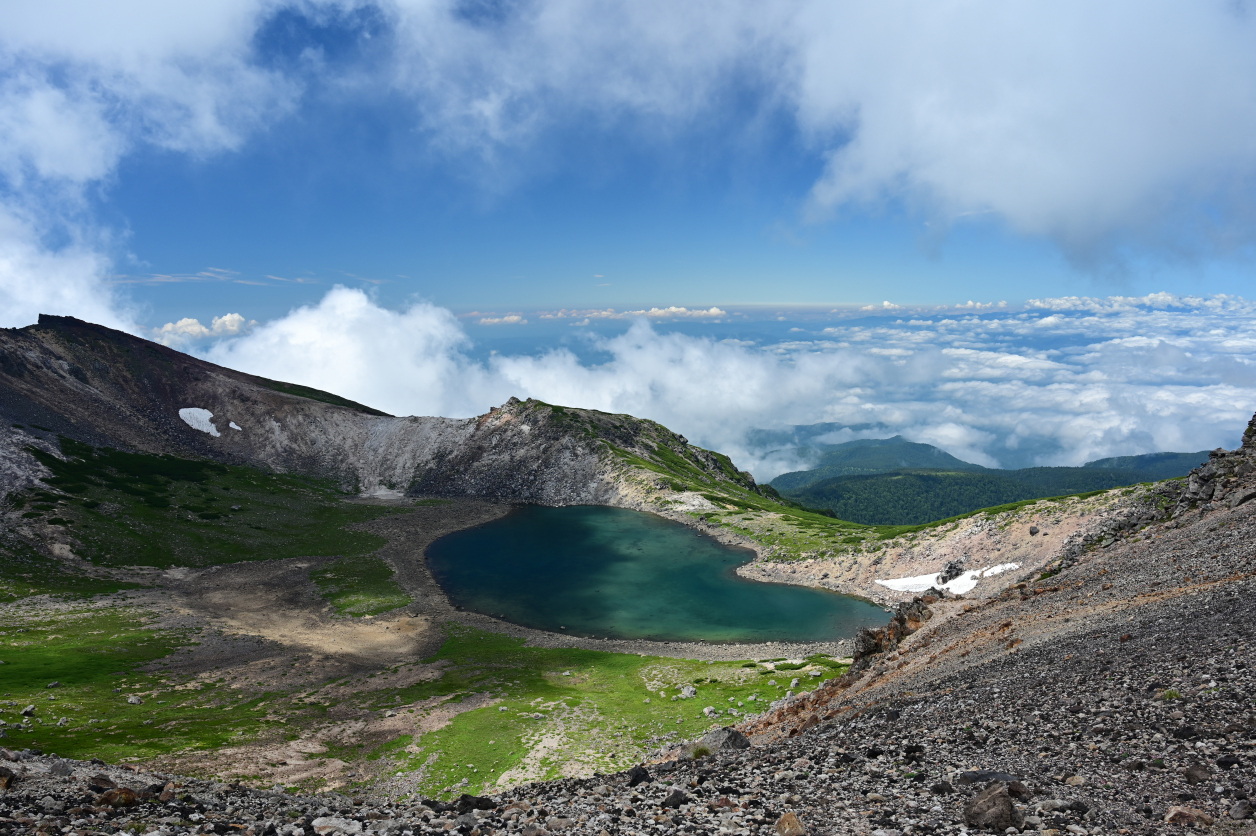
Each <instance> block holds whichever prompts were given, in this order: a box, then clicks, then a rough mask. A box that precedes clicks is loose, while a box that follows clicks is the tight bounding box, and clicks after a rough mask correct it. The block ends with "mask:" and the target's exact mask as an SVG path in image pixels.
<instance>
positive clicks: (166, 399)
mask: <svg viewBox="0 0 1256 836" xmlns="http://www.w3.org/2000/svg"><path fill="white" fill-rule="evenodd" d="M0 411H2V412H3V414H4V416H5V417H6V418H7V419H8V420H7V421H6V422H5V424H4V426H3V428H0V477H3V479H4V481H3V483H0V489H4V490H5V491H6V492H7V491H9V490H12V489H14V488H17V487H21V486H25V485H29V484H31V483H32V481H33V480H34V479H35V478H37V477H38V476H39V475H46V471H44V470H43V469H42V468H40V466H39V464H38V462H37V461H36V460H35V459H34V458H33V457H32V456H31V455H30V454H29V453H27V452H25V451H26V448H28V447H30V446H36V447H39V446H44V447H51V445H53V444H55V438H56V436H57V435H65V436H68V437H70V438H73V439H75V440H77V441H80V442H84V443H87V444H91V445H94V446H98V447H99V446H108V447H116V448H119V449H123V450H133V451H138V452H145V453H159V454H173V455H179V456H195V457H205V458H209V459H213V460H216V461H221V462H226V463H231V464H248V465H253V466H259V467H263V468H267V469H273V470H278V471H281V472H295V473H304V474H312V475H319V476H324V477H328V478H331V479H334V480H335V481H337V482H338V483H340V484H341V485H342V486H343V487H344V488H346V489H349V490H352V491H354V492H357V493H360V494H364V495H384V496H389V495H392V496H400V495H402V494H408V495H416V496H461V497H478V498H484V499H492V500H497V501H505V502H538V503H542V504H551V505H566V504H603V505H618V506H621V507H629V508H634V507H640V506H642V505H644V504H646V503H647V502H649V501H650V500H651V499H652V498H653V497H654V496H655V495H656V494H658V493H659V492H671V491H670V490H669V486H670V485H672V484H676V486H677V487H681V485H680V484H679V483H677V482H676V479H675V476H672V478H671V479H665V478H664V476H668V475H672V471H673V470H675V469H676V466H677V465H678V466H679V467H680V468H682V469H689V470H692V471H694V472H695V473H698V474H700V475H701V477H702V479H703V481H704V483H711V484H715V485H720V484H722V485H726V486H728V488H730V489H731V490H734V491H736V492H739V493H746V492H752V493H754V494H755V495H760V494H761V492H760V489H759V488H758V486H756V485H755V483H754V480H753V478H752V477H751V476H750V475H749V474H748V473H742V472H739V471H738V470H736V468H734V467H733V466H732V463H731V462H730V461H729V460H728V458H727V457H726V456H721V455H719V454H716V453H712V452H710V451H707V450H703V449H701V448H698V447H695V446H694V445H691V444H689V443H688V441H687V440H686V439H685V438H683V437H682V436H680V435H677V434H676V433H673V432H671V431H670V430H668V429H666V428H665V427H663V426H661V425H659V424H657V423H655V422H653V421H646V420H642V419H637V418H633V417H632V416H628V415H611V414H607V413H601V412H596V411H592V410H578V409H566V408H563V407H556V406H551V405H549V404H544V403H541V402H539V401H534V400H528V401H519V400H518V399H515V398H512V399H510V401H509V402H507V403H506V404H504V405H503V406H502V407H500V408H495V409H492V410H490V411H489V412H488V413H486V414H484V415H480V416H478V417H475V418H467V419H452V418H439V417H405V418H397V417H393V416H390V415H385V414H384V413H381V412H379V411H378V410H374V409H371V408H369V407H365V406H362V405H361V404H357V403H354V402H352V401H348V400H345V399H344V398H340V397H338V396H335V395H331V394H329V393H326V392H320V391H317V390H314V389H310V388H308V387H302V386H295V385H292V384H288V383H281V382H278V381H272V380H266V379H264V378H259V377H255V376H253V375H247V374H243V373H241V372H236V371H233V370H231V369H226V368H223V367H221V366H216V365H214V364H212V363H207V362H205V361H203V360H199V359H197V358H195V357H190V356H188V355H186V354H181V353H179V352H177V351H173V350H171V349H168V348H166V347H164V346H160V345H157V344H155V343H151V342H148V341H146V340H142V339H138V338H136V337H132V336H130V335H127V334H123V333H120V332H117V331H113V330H111V329H108V328H104V327H101V326H98V325H92V324H91V323H86V322H82V321H79V320H76V319H72V318H69V317H53V316H42V317H40V321H39V324H38V325H34V326H30V327H28V328H21V329H9V330H0ZM668 461H671V462H673V464H672V465H668V463H667V462H668ZM700 502H701V503H702V504H704V505H707V506H708V507H709V503H705V502H703V501H701V500H700Z"/></svg>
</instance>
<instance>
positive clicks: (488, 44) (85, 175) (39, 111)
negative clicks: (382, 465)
mask: <svg viewBox="0 0 1256 836" xmlns="http://www.w3.org/2000/svg"><path fill="white" fill-rule="evenodd" d="M366 5H368V4H364V3H362V2H361V1H360V0H327V2H317V0H292V1H291V2H284V0H213V2H208V1H207V0H206V1H205V2H184V3H177V4H171V3H166V2H160V1H159V0H119V2H114V3H107V4H102V3H99V2H88V1H87V0H45V2H39V3H34V2H10V3H5V4H0V195H2V196H0V212H2V213H3V214H5V215H7V216H10V217H15V218H20V219H21V221H20V223H17V224H14V223H3V224H0V235H4V236H5V237H4V238H2V239H0V250H3V251H4V252H6V253H8V254H9V257H8V268H7V270H6V271H5V272H4V273H3V274H0V294H3V297H4V298H5V299H6V300H13V301H14V303H15V304H14V305H12V306H10V307H8V308H7V309H6V310H5V311H4V313H3V315H2V316H3V319H4V321H5V322H7V323H10V324H20V323H21V322H24V321H29V319H30V316H31V314H30V313H29V312H30V311H32V310H34V309H35V308H38V307H39V305H49V304H52V303H54V302H56V301H57V300H60V307H58V309H57V310H56V311H55V312H60V313H77V314H79V315H84V316H91V317H93V318H97V319H105V320H108V321H111V322H127V321H129V315H128V314H127V312H126V311H125V310H123V309H122V308H119V307H117V302H116V300H114V297H113V295H112V292H111V291H110V290H109V289H108V288H107V287H105V286H103V285H102V281H103V277H104V275H105V273H107V271H108V265H107V264H106V263H105V260H104V259H103V258H102V257H101V256H100V255H99V253H100V252H103V251H104V248H103V247H102V246H101V243H100V241H99V240H98V239H99V237H100V233H99V231H98V230H97V229H96V226H95V222H94V220H93V218H92V216H91V214H90V211H89V210H88V208H87V207H88V206H89V203H88V201H85V200H84V197H83V195H84V190H85V189H87V188H89V187H92V186H95V185H98V184H105V185H107V184H108V182H109V179H110V178H111V177H113V176H114V175H115V173H116V172H117V170H118V165H119V163H120V161H121V160H122V159H123V158H124V157H125V156H126V155H127V154H130V153H135V152H136V151H137V150H142V149H153V148H158V149H165V150H168V151H173V152H177V153H181V154H188V155H192V156H198V157H199V156H205V155H212V154H216V153H221V152H228V151H231V150H233V149H237V148H240V147H241V146H242V145H243V144H244V143H246V142H247V141H248V139H249V137H250V136H252V135H253V134H255V133H256V132H258V131H260V130H265V129H266V128H267V127H268V126H269V125H271V124H273V123H274V122H275V120H276V119H278V118H282V117H283V116H284V115H285V114H288V113H291V112H293V111H294V110H295V109H296V108H298V107H300V106H301V104H302V101H303V99H302V92H303V89H304V87H305V85H306V84H307V82H308V81H309V80H310V79H311V78H315V77H318V78H319V79H320V80H321V81H325V82H326V84H327V86H328V87H329V88H334V89H336V90H340V91H342V92H343V93H344V94H345V99H348V100H353V101H355V102H357V101H360V99H361V97H357V96H354V95H352V94H353V93H354V91H355V90H361V91H364V92H370V93H371V94H372V95H379V94H381V93H382V94H383V95H385V96H387V97H388V101H389V106H390V107H392V106H393V105H394V104H395V103H396V102H403V103H408V104H409V107H410V113H411V114H412V116H411V118H412V119H413V121H414V124H415V127H417V128H419V130H417V131H416V132H415V133H414V135H415V136H416V137H421V138H420V139H416V142H423V143H425V146H424V151H425V152H428V153H431V152H436V153H449V154H453V155H461V156H463V157H465V156H466V155H467V154H468V153H469V154H470V157H471V158H472V165H469V166H464V170H467V171H470V172H472V174H471V176H472V177H476V176H478V177H479V178H480V180H481V181H482V182H483V183H484V184H485V187H486V188H490V189H496V188H500V187H503V186H501V185H500V184H506V185H505V186H504V187H507V188H508V187H509V184H510V183H512V182H516V181H517V179H518V177H523V176H527V173H526V172H523V173H520V174H518V177H516V176H515V175H513V174H511V173H510V171H509V169H511V168H512V167H524V168H526V167H527V166H528V165H530V164H532V162H535V159H536V157H535V155H534V154H533V153H532V151H534V150H535V149H537V148H544V147H546V143H545V142H544V140H545V138H546V136H547V132H549V131H551V130H561V129H565V128H567V127H570V126H572V125H579V126H580V127H581V129H582V130H586V131H588V130H592V131H603V132H614V133H615V134H616V135H618V136H621V137H627V138H628V140H629V141H634V142H637V143H640V144H641V145H643V146H647V147H654V148H657V149H665V148H671V147H673V146H675V145H678V144H683V142H684V140H685V137H686V136H691V135H694V134H695V133H698V132H702V131H710V130H712V128H713V127H714V128H715V129H718V130H720V131H722V132H725V133H728V132H738V131H741V132H743V135H742V136H741V137H740V139H739V140H738V141H745V142H754V141H755V136H756V133H755V132H756V131H761V130H762V129H763V128H762V126H763V125H764V124H765V123H766V122H767V121H768V120H771V119H782V120H785V121H787V122H790V123H792V126H793V127H794V128H795V129H796V130H797V131H798V132H799V133H801V135H802V136H803V138H804V140H803V141H804V143H805V144H806V145H807V147H808V148H809V149H810V151H811V153H812V154H813V155H815V156H816V157H817V158H818V159H820V160H822V161H823V172H822V174H821V175H820V176H819V177H818V179H817V180H816V182H814V183H813V184H812V188H811V189H810V196H809V201H810V206H811V207H812V209H814V210H815V211H816V212H818V213H820V214H824V213H828V212H832V211H841V210H851V209H854V210H863V209H865V208H866V207H868V206H870V205H872V206H877V205H880V204H883V203H886V202H889V203H892V204H894V205H903V206H906V207H908V209H909V210H912V211H916V212H918V213H921V214H922V215H924V216H926V217H927V218H928V219H929V220H930V221H931V223H932V224H933V227H934V228H935V229H943V230H944V229H945V228H946V227H947V226H948V225H950V224H953V223H962V222H965V219H968V218H987V217H988V218H992V219H994V220H995V221H996V222H998V223H1001V224H1004V225H1006V226H1008V227H1010V228H1011V229H1013V230H1016V231H1018V232H1021V233H1024V234H1026V235H1031V236H1044V237H1047V238H1049V239H1051V240H1054V241H1056V242H1057V243H1059V244H1060V245H1061V246H1062V247H1064V248H1065V250H1066V251H1067V252H1068V253H1069V254H1070V255H1072V256H1073V257H1074V258H1080V259H1087V258H1093V257H1095V256H1100V257H1101V256H1102V255H1103V254H1104V253H1105V252H1107V253H1110V252H1118V251H1126V250H1125V249H1124V248H1126V247H1129V246H1132V247H1133V248H1134V249H1135V251H1137V252H1146V251H1152V252H1157V251H1159V252H1161V253H1162V254H1164V253H1168V254H1171V255H1173V256H1174V257H1177V256H1180V255H1181V254H1182V253H1183V252H1186V253H1192V252H1195V253H1198V252H1204V253H1212V252H1223V251H1233V250H1235V249H1241V248H1243V247H1248V246H1250V245H1252V244H1253V243H1256V242H1254V240H1253V236H1254V233H1253V230H1254V229H1256V224H1253V223H1252V222H1251V221H1252V219H1253V217H1256V205H1254V204H1253V199H1252V197H1251V194H1252V191H1251V189H1250V184H1251V183H1252V182H1253V180H1254V179H1256V140H1253V137H1256V50H1253V49H1252V48H1251V45H1252V42H1253V34H1256V16H1253V15H1251V14H1249V13H1248V12H1247V11H1246V7H1245V6H1243V5H1242V4H1238V3H1234V2H1230V0H1201V2H1197V3H1180V2H1170V0H1139V1H1138V2H1134V0H1114V2H1109V3H1105V4H1102V5H1095V4H1093V3H1084V2H1062V3H1051V4H1038V5H1008V4H1006V3H1000V2H997V1H996V0H962V1H961V2H953V3H936V4H931V5H928V6H926V7H920V6H919V5H917V4H908V3H904V2H895V1H894V0H891V1H890V2H884V3H876V4H867V3H856V2H843V1H842V0H787V2H783V3H776V4H768V5H766V6H765V5H764V4H762V3H758V2H752V0H717V2H714V3H706V4H687V3H668V2H662V0H631V1H630V0H619V1H618V2H611V3H601V4H588V3H583V2H579V0H537V2H532V3H523V4H509V3H505V4H482V5H475V6H474V7H470V6H468V5H466V4H458V3H453V2H428V0H380V1H379V3H378V4H376V8H377V9H378V10H379V13H380V17H381V19H382V20H384V21H385V25H386V27H387V28H388V29H389V31H388V32H387V37H381V38H376V39H373V41H372V44H378V46H372V48H371V50H370V53H371V59H370V60H369V61H365V62H363V63H361V64H358V65H354V66H352V67H349V68H343V67H336V66H333V65H332V64H330V63H328V62H326V61H322V60H316V58H317V56H314V55H313V53H312V52H311V53H310V54H309V55H306V56H305V57H306V58H307V59H308V60H304V59H303V60H302V61H299V62H297V63H296V64H294V65H293V66H291V67H289V66H287V65H283V67H284V68H279V69H277V68H275V67H272V66H271V65H269V64H266V63H264V60H265V59H266V58H267V57H268V56H259V55H258V54H257V52H256V47H257V37H258V35H259V32H260V31H261V30H262V27H264V26H265V25H266V23H267V22H268V21H270V20H272V19H273V18H274V16H275V15H276V14H277V13H279V12H281V11H284V12H286V13H293V12H295V13H304V14H307V15H309V16H311V17H312V18H317V19H319V20H324V21H325V20H328V19H332V18H334V17H335V15H334V14H333V13H334V12H336V11H337V10H339V11H341V12H344V11H353V10H359V9H362V8H364V7H365V6H366ZM314 51H315V52H316V51H317V50H314ZM277 66H278V65H277ZM748 91H753V93H752V97H753V101H750V100H749V99H748V96H747V93H748ZM335 101H336V100H335V98H334V97H332V98H329V99H320V100H319V103H318V105H317V106H321V107H333V106H336V104H335ZM731 103H736V105H735V106H734V105H733V104H731ZM747 107H751V108H753V109H755V110H756V113H754V114H753V117H752V118H746V117H747V114H746V108H747ZM769 133H770V132H769ZM545 164H547V163H542V165H545ZM475 172H479V174H478V175H477V174H475ZM800 200H801V197H800ZM67 229H68V230H69V232H70V234H69V235H68V237H69V238H71V239H74V240H75V241H76V242H77V243H75V244H73V245H71V246H62V245H58V246H56V247H53V246H50V245H49V244H48V243H47V242H48V241H49V240H52V239H58V240H65V239H66V237H67V236H66V235H65V234H64V233H65V231H66V230H67ZM44 260H48V261H49V262H51V263H54V264H55V269H51V270H50V271H49V272H47V273H46V274H45V275H47V276H50V277H51V279H47V278H45V279H41V277H40V275H39V274H36V273H19V272H16V271H21V270H25V269H27V268H26V267H24V266H23V265H33V264H34V263H36V262H40V263H42V262H43V261H44ZM41 281H42V282H44V283H46V282H48V281H56V282H62V283H63V284H64V287H62V288H59V289H48V288H39V287H36V285H38V284H39V283H40V282H41ZM28 294H30V295H28ZM1083 304H1084V302H1083ZM111 305H113V307H110V306H111ZM974 305H975V303H974ZM102 306H103V308H102ZM882 307H883V308H885V307H887V306H886V305H883V306H882ZM101 310H103V311H104V314H99V313H95V312H97V311H101ZM50 312H52V311H50ZM602 315H614V316H643V317H650V318H670V317H695V318H708V319H714V318H717V317H718V316H719V314H718V313H715V312H713V311H710V310H707V311H701V310H698V311H694V310H687V309H684V308H675V309H672V308H665V309H657V310H640V311H624V312H609V313H605V312H580V313H578V315H577V316H576V319H577V320H583V319H586V318H596V317H598V316H602Z"/></svg>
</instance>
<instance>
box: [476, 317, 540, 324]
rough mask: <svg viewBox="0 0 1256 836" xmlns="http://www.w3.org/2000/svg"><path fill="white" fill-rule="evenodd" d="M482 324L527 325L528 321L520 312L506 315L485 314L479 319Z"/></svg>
mask: <svg viewBox="0 0 1256 836" xmlns="http://www.w3.org/2000/svg"><path fill="white" fill-rule="evenodd" d="M478 321H479V323H480V324H481V325H527V324H528V321H527V320H526V319H524V318H523V317H522V316H520V315H519V314H507V315H506V316H483V317H480V319H479V320H478Z"/></svg>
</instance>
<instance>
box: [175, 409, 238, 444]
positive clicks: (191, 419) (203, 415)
mask: <svg viewBox="0 0 1256 836" xmlns="http://www.w3.org/2000/svg"><path fill="white" fill-rule="evenodd" d="M179 417H180V418H182V419H183V423H185V424H187V425H188V426H189V427H191V428H192V429H194V430H200V431H201V432H203V433H209V434H210V435H212V436H213V437H214V438H217V437H218V436H219V435H221V433H219V432H218V428H217V427H215V426H214V422H213V421H211V420H209V419H210V418H213V417H214V413H212V412H210V411H209V410H208V409H198V408H196V407H189V408H188V409H180V410H179ZM237 429H238V428H237Z"/></svg>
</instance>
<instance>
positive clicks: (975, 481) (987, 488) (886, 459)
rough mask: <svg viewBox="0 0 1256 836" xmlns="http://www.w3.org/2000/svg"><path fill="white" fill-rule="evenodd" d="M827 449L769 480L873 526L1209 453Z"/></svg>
mask: <svg viewBox="0 0 1256 836" xmlns="http://www.w3.org/2000/svg"><path fill="white" fill-rule="evenodd" d="M813 443H814V442H813ZM821 449H823V450H824V452H823V453H822V454H821V456H820V460H819V463H818V464H817V465H816V467H814V468H812V469H810V470H799V471H794V472H792V473H783V474H781V475H780V476H777V477H776V478H775V479H773V480H772V481H771V483H770V484H771V485H772V487H773V488H775V489H776V490H777V491H779V492H780V493H781V495H783V496H785V497H787V498H789V499H792V500H794V501H795V502H798V503H801V504H803V505H806V506H808V507H811V508H824V509H828V510H830V511H832V512H833V513H834V514H836V515H837V517H838V518H839V519H843V520H850V521H852V522H860V523H865V524H869V525H916V524H919V523H925V522H931V521H933V520H940V519H945V518H947V517H953V516H956V515H958V514H965V513H968V512H969V511H976V510H978V509H980V508H988V507H991V506H994V505H1004V504H1006V503H1009V502H1020V501H1022V500H1027V499H1041V498H1044V497H1048V496H1062V495H1065V494H1073V493H1085V492H1088V491H1096V490H1106V489H1109V488H1119V487H1123V486H1125V485H1134V484H1137V483H1139V482H1154V481H1159V480H1161V479H1171V478H1174V477H1177V476H1185V475H1186V474H1187V473H1189V472H1190V470H1191V468H1193V467H1197V466H1198V465H1200V464H1202V463H1203V462H1205V461H1207V460H1208V451H1207V450H1201V451H1199V452H1196V453H1148V454H1146V455H1141V456H1116V457H1113V458H1107V459H1097V460H1095V461H1092V462H1087V463H1086V464H1084V465H1082V466H1081V467H1028V468H1022V469H1019V470H994V469H991V468H986V467H982V466H981V465H977V464H972V463H971V462H965V461H962V460H960V459H957V458H955V457H954V456H952V455H950V454H949V453H947V452H945V451H943V450H939V449H938V448H937V447H933V446H931V445H929V444H920V443H917V442H912V441H907V440H906V439H904V438H903V437H902V436H894V437H893V438H885V439H860V440H857V441H848V442H846V443H843V444H833V445H824V446H823V447H822V448H821Z"/></svg>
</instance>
